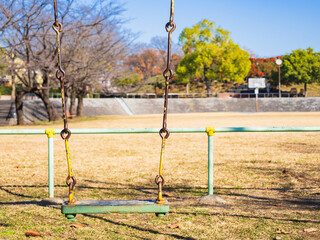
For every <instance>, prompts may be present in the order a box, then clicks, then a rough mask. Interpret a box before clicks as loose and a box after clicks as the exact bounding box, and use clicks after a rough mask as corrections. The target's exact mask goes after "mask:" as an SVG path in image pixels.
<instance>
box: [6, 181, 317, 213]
mask: <svg viewBox="0 0 320 240" xmlns="http://www.w3.org/2000/svg"><path fill="white" fill-rule="evenodd" d="M105 184H106V185H107V186H110V185H111V187H91V186H78V187H77V188H78V189H88V190H91V189H97V190H111V191H115V193H112V192H111V193H108V195H109V196H112V197H119V198H121V199H122V198H126V197H127V196H128V195H130V198H131V199H132V197H134V198H145V197H146V196H147V195H150V196H151V198H152V197H154V196H155V193H156V190H157V189H156V187H138V186H132V185H127V184H114V183H113V184H111V183H105ZM113 185H116V186H113ZM119 186H120V188H119ZM122 186H126V187H123V188H122ZM57 187H61V188H66V189H67V187H66V186H65V185H55V188H57ZM8 188H9V189H8ZM10 188H11V189H12V188H47V186H35V185H11V186H0V191H4V192H6V193H8V194H10V195H12V196H16V197H23V198H29V199H30V198H33V199H34V198H36V196H34V195H33V196H32V195H26V194H23V193H21V190H20V192H19V193H17V192H15V191H13V190H11V189H10ZM316 188H318V187H309V188H301V189H300V190H307V189H316ZM130 190H134V191H137V194H133V193H129V192H128V191H130ZM205 190H206V188H204V187H196V188H194V187H188V186H175V187H168V188H164V196H165V197H168V198H169V199H170V200H169V201H171V200H173V201H176V202H177V204H178V205H177V204H174V205H177V206H179V201H180V202H181V201H183V200H184V199H190V200H197V198H198V197H200V196H202V195H205V194H206V191H205ZM221 190H223V192H222V191H221ZM234 190H236V191H238V192H240V193H235V192H234ZM245 190H254V191H264V190H266V189H262V188H215V194H216V195H219V196H221V197H223V196H228V197H232V196H234V197H241V198H242V199H240V200H235V201H236V202H238V203H239V204H242V203H244V202H246V204H248V202H249V203H250V205H252V206H253V205H256V206H272V205H275V206H278V205H280V206H281V207H285V208H288V209H293V208H302V207H304V208H308V209H310V208H312V209H314V208H315V207H320V203H319V201H318V200H317V199H312V198H299V197H296V198H294V199H292V196H290V197H291V199H288V198H287V199H283V198H282V199H281V198H280V197H279V198H277V197H276V196H278V194H279V193H280V192H282V190H283V189H282V188H271V189H268V191H272V192H273V196H272V197H271V196H270V197H269V196H266V195H264V196H255V195H253V194H244V193H241V191H245ZM292 190H294V188H292ZM228 191H230V192H228ZM101 196H102V195H101ZM102 197H103V196H102ZM147 197H148V196H147ZM284 197H286V196H284ZM288 197H289V196H288ZM26 202H27V204H28V203H29V204H31V202H33V201H26ZM0 204H4V203H0ZM6 204H10V202H8V203H6ZM34 204H37V201H34ZM195 205H196V204H192V206H195ZM199 205H200V204H199ZM233 205H234V204H233ZM236 205H237V203H236ZM282 205H283V206H282Z"/></svg>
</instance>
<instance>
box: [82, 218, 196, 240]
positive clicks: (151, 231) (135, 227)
mask: <svg viewBox="0 0 320 240" xmlns="http://www.w3.org/2000/svg"><path fill="white" fill-rule="evenodd" d="M83 215H84V216H86V217H90V218H95V219H99V220H102V221H105V222H107V223H111V224H114V225H117V226H123V227H129V228H132V229H135V230H138V231H142V232H149V233H152V234H156V235H164V236H170V237H174V238H176V239H185V240H195V238H191V237H183V236H180V235H178V234H174V233H173V234H170V233H162V232H159V231H157V230H153V229H145V228H142V227H138V226H134V225H129V224H125V223H120V222H116V221H114V220H110V219H106V218H103V217H99V216H94V215H90V214H83ZM143 239H145V238H143Z"/></svg>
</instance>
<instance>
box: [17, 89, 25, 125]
mask: <svg viewBox="0 0 320 240" xmlns="http://www.w3.org/2000/svg"><path fill="white" fill-rule="evenodd" d="M24 94H25V92H24V91H18V92H17V96H16V99H15V104H16V113H17V125H23V124H24V119H23V100H22V99H23V96H24Z"/></svg>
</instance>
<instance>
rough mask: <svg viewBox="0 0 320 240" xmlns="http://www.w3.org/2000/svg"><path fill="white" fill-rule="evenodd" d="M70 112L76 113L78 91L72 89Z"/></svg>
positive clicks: (71, 113)
mask: <svg viewBox="0 0 320 240" xmlns="http://www.w3.org/2000/svg"><path fill="white" fill-rule="evenodd" d="M69 112H70V115H76V92H75V91H74V90H71V96H70V107H69Z"/></svg>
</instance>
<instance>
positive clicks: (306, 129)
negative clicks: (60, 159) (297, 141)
mask: <svg viewBox="0 0 320 240" xmlns="http://www.w3.org/2000/svg"><path fill="white" fill-rule="evenodd" d="M159 130H160V129H158V128H114V129H107V128H100V129H98V128H89V129H72V130H71V132H72V134H135V133H158V132H159ZM169 130H170V132H171V133H207V135H208V194H209V195H212V194H213V135H214V133H226V132H320V127H217V128H214V127H201V128H170V129H169ZM60 132H61V129H0V135H42V134H46V135H47V137H48V188H49V189H48V190H49V197H54V157H53V152H54V146H53V138H54V135H55V133H57V134H59V133H60Z"/></svg>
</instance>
